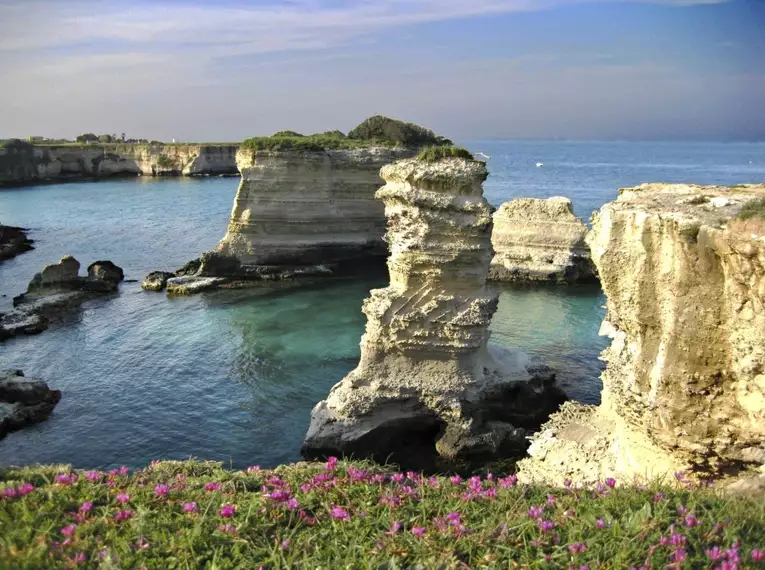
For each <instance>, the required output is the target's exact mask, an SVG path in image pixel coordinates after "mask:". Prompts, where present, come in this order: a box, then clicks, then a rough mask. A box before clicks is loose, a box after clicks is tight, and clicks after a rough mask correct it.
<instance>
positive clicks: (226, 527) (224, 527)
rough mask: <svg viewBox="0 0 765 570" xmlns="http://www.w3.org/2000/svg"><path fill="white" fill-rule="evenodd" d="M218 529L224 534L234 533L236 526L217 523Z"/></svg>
mask: <svg viewBox="0 0 765 570" xmlns="http://www.w3.org/2000/svg"><path fill="white" fill-rule="evenodd" d="M218 530H219V531H220V532H222V533H224V534H232V535H236V527H235V526H234V525H232V524H222V525H218Z"/></svg>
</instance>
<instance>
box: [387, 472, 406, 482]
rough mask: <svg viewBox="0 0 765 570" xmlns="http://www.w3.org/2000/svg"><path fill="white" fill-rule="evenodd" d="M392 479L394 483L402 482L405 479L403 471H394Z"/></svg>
mask: <svg viewBox="0 0 765 570" xmlns="http://www.w3.org/2000/svg"><path fill="white" fill-rule="evenodd" d="M390 480H391V481H393V482H394V483H401V481H403V480H404V474H403V473H394V474H393V475H391V476H390Z"/></svg>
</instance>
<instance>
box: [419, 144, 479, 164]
mask: <svg viewBox="0 0 765 570" xmlns="http://www.w3.org/2000/svg"><path fill="white" fill-rule="evenodd" d="M447 158H465V159H467V160H475V158H474V157H473V154H472V153H471V152H470V151H469V150H467V149H465V148H462V147H460V146H429V147H426V148H424V149H422V150H421V151H420V154H419V155H417V160H422V161H424V162H437V161H439V160H444V159H447Z"/></svg>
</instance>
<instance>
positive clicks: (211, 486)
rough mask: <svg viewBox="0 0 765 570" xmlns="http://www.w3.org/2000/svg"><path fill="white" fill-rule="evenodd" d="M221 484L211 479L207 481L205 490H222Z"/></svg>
mask: <svg viewBox="0 0 765 570" xmlns="http://www.w3.org/2000/svg"><path fill="white" fill-rule="evenodd" d="M220 489H221V486H220V483H218V482H217V481H210V482H209V483H205V491H220Z"/></svg>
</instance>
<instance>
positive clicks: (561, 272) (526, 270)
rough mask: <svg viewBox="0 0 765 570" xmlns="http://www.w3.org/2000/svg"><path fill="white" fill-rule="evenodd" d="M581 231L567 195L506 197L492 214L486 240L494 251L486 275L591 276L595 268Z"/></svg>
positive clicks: (570, 279) (583, 278) (521, 277)
mask: <svg viewBox="0 0 765 570" xmlns="http://www.w3.org/2000/svg"><path fill="white" fill-rule="evenodd" d="M586 235H587V226H585V225H584V223H583V222H582V220H580V219H579V218H577V217H576V216H575V215H574V210H573V207H572V204H571V200H569V199H568V198H562V197H554V198H548V199H547V200H542V199H539V198H518V199H516V200H510V201H509V202H505V203H504V204H502V205H501V206H500V207H499V209H498V210H497V211H496V213H495V214H494V231H493V232H492V235H491V242H492V245H493V246H494V252H495V253H494V259H493V260H492V262H491V267H490V269H489V279H491V280H494V281H552V282H560V283H575V282H586V281H594V280H596V274H595V268H594V266H593V264H592V259H591V258H590V249H589V247H587V244H586V243H585V241H584V239H585V236H586Z"/></svg>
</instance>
